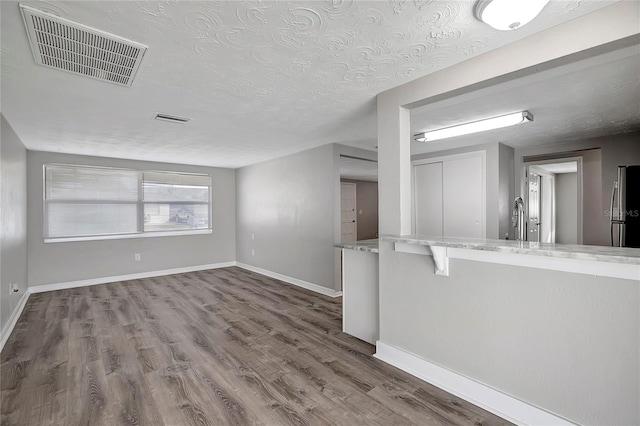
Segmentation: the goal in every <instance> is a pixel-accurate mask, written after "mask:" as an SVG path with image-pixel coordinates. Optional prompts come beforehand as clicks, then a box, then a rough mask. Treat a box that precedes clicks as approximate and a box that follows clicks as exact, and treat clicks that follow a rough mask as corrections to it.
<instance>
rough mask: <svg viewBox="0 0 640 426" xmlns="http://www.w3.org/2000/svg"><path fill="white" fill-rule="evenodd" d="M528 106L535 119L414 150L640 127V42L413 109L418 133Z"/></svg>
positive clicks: (543, 140) (553, 139)
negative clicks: (637, 44) (636, 44)
mask: <svg viewBox="0 0 640 426" xmlns="http://www.w3.org/2000/svg"><path fill="white" fill-rule="evenodd" d="M524 110H528V111H529V112H531V113H532V114H533V117H534V120H533V121H532V122H528V123H523V124H520V125H517V126H513V127H508V128H504V129H498V130H492V131H487V132H482V133H476V134H473V135H466V136H459V137H456V138H450V139H442V140H439V141H434V142H431V143H423V142H415V141H413V142H412V145H411V152H412V154H419V153H426V152H435V151H441V150H443V149H449V148H459V147H463V146H470V145H477V144H483V143H489V142H503V143H505V144H507V145H510V146H513V147H522V146H526V145H544V144H550V143H557V142H563V141H569V140H576V139H587V138H594V137H599V136H606V135H613V134H618V133H628V132H635V131H640V46H633V47H629V48H625V49H620V50H618V51H613V52H608V53H606V54H603V55H600V56H596V57H591V58H588V59H584V60H582V61H579V62H575V63H572V64H569V65H566V66H563V67H559V68H555V69H552V70H549V71H544V72H539V73H537V74H535V75H533V76H529V77H525V78H521V79H518V80H512V81H509V82H506V83H503V84H500V85H496V86H492V87H488V88H486V89H483V90H481V91H476V92H472V93H470V94H466V95H462V96H459V97H456V98H449V99H446V100H444V101H440V102H436V103H432V104H428V105H426V106H424V107H421V108H417V109H414V110H412V111H411V127H412V133H413V134H416V133H419V132H424V131H426V130H433V129H437V128H442V127H449V126H452V125H454V124H458V123H464V122H468V121H476V120H481V119H483V118H489V117H495V116H500V115H504V114H508V113H511V112H517V111H524Z"/></svg>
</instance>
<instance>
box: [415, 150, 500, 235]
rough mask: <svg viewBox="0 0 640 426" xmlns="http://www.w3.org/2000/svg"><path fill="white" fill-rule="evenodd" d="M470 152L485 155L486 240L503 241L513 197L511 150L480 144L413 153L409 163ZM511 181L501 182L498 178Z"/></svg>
mask: <svg viewBox="0 0 640 426" xmlns="http://www.w3.org/2000/svg"><path fill="white" fill-rule="evenodd" d="M473 151H485V155H486V169H485V170H486V187H487V192H486V220H487V238H491V239H504V238H505V233H506V232H509V221H510V214H511V210H510V202H511V199H512V195H513V184H512V183H511V182H513V178H512V177H513V148H511V147H509V146H506V145H504V144H501V143H498V142H494V143H488V144H483V145H474V146H467V147H463V148H455V149H448V150H445V151H437V152H430V153H426V154H416V155H412V156H411V161H416V160H422V159H425V158H433V157H442V156H447V155H455V154H462V153H466V152H473ZM505 178H506V179H509V178H511V179H510V180H506V181H505V180H501V179H505Z"/></svg>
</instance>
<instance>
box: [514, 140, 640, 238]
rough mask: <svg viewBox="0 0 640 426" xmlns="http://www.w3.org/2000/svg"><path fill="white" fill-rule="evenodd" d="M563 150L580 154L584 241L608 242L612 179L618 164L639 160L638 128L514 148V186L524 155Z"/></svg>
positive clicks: (519, 180) (517, 183)
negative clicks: (607, 134) (562, 141)
mask: <svg viewBox="0 0 640 426" xmlns="http://www.w3.org/2000/svg"><path fill="white" fill-rule="evenodd" d="M562 153H566V155H575V156H581V157H583V179H584V181H583V205H584V212H583V241H584V244H595V245H605V246H608V245H611V241H610V235H609V217H608V216H607V211H608V210H609V207H610V206H609V203H610V200H611V190H612V185H613V181H614V180H616V178H617V166H619V165H632V164H640V132H636V133H627V134H621V135H612V136H603V137H598V138H592V139H585V140H578V141H571V142H564V143H553V144H545V145H539V146H535V147H529V148H520V149H516V150H515V157H516V176H517V179H518V181H517V182H516V185H517V186H516V187H517V188H520V185H521V170H522V164H523V163H522V158H523V157H536V156H546V157H547V158H553V157H554V156H555V157H558V156H561V154H562ZM562 155H564V154H562Z"/></svg>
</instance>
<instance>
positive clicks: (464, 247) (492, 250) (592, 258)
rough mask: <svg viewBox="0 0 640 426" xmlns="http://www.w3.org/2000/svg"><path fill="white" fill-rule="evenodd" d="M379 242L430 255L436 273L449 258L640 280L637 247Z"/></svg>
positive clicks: (388, 238) (411, 238) (444, 270)
mask: <svg viewBox="0 0 640 426" xmlns="http://www.w3.org/2000/svg"><path fill="white" fill-rule="evenodd" d="M380 242H381V243H383V244H384V243H391V244H392V246H388V247H392V249H393V250H394V251H396V252H401V253H409V254H422V255H427V256H431V257H432V258H433V262H434V266H435V271H434V272H435V274H436V275H444V276H449V260H450V259H464V260H473V261H478V262H489V263H499V264H505V265H514V266H525V267H530V268H539V269H548V270H555V271H564V272H571V273H578V274H586V275H595V276H604V277H611V278H622V279H630V280H634V281H640V249H636V248H629V247H603V246H587V245H578V244H549V243H536V242H530V241H516V240H489V239H476V238H454V237H446V238H442V237H422V236H417V235H383V236H382V237H381V238H380Z"/></svg>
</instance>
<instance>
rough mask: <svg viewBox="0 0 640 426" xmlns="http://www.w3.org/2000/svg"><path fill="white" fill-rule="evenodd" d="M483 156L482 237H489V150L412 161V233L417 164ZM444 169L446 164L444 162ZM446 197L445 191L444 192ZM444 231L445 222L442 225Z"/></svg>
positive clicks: (414, 222)
mask: <svg viewBox="0 0 640 426" xmlns="http://www.w3.org/2000/svg"><path fill="white" fill-rule="evenodd" d="M478 157H479V158H481V160H482V194H481V197H482V203H481V206H482V208H481V210H482V218H481V219H480V220H481V224H480V225H481V233H482V237H481V238H487V151H485V150H482V151H469V152H463V153H460V154H450V155H440V156H437V157H428V158H421V159H418V160H413V161H411V233H412V234H415V233H416V220H417V218H416V197H417V194H416V166H420V165H422V164H429V163H444V162H445V161H450V160H461V159H464V158H478ZM443 170H444V164H443ZM443 197H444V192H443ZM443 220H444V212H443ZM442 230H443V233H444V224H443V227H442Z"/></svg>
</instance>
